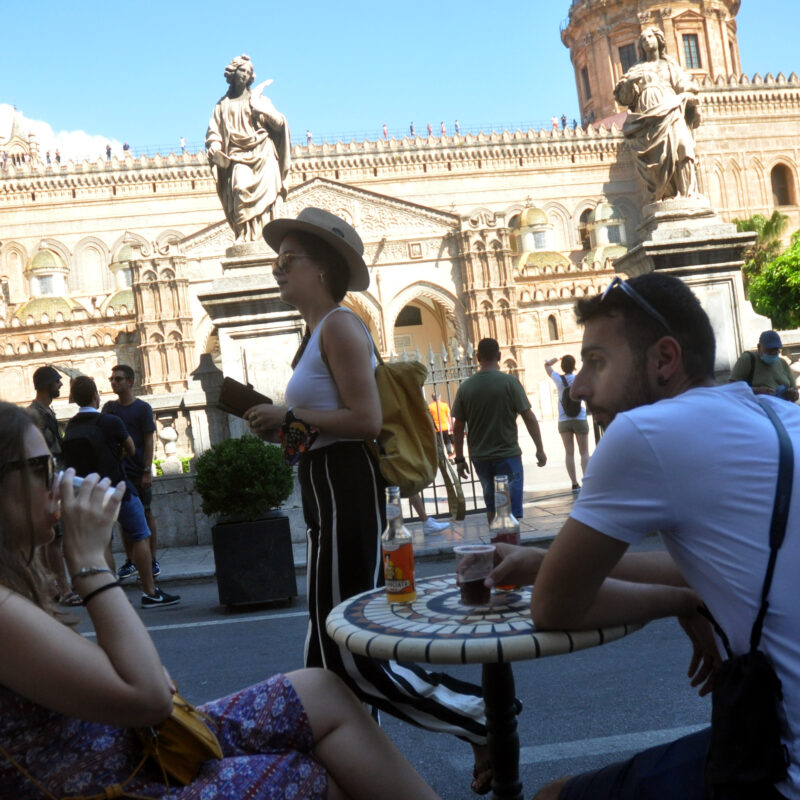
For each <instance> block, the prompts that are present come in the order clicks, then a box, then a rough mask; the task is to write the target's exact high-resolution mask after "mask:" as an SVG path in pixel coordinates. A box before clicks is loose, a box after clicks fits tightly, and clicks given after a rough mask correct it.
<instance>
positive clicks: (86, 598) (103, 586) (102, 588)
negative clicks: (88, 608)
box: [83, 581, 122, 605]
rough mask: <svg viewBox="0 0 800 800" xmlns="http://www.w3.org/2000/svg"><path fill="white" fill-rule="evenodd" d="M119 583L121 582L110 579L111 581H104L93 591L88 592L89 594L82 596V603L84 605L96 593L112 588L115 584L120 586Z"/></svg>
mask: <svg viewBox="0 0 800 800" xmlns="http://www.w3.org/2000/svg"><path fill="white" fill-rule="evenodd" d="M121 585H122V584H120V582H119V581H111V583H105V584H103V585H102V586H101V587H100V588H99V589H95V590H94V591H92V592H89V594H87V595H86V597H84V598H83V604H84V605H86V604H87V603H88V602H89V601H90V600H91V599H92V598H93V597H96V596H97V595H98V594H100V593H101V592H104V591H105V590H106V589H113V588H114V587H115V586H121Z"/></svg>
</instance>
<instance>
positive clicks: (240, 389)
mask: <svg viewBox="0 0 800 800" xmlns="http://www.w3.org/2000/svg"><path fill="white" fill-rule="evenodd" d="M262 403H269V404H270V405H271V404H272V400H271V399H270V398H269V397H267V396H266V395H264V394H261V392H257V391H256V390H255V389H254V388H253V387H252V386H251V385H250V384H249V383H248V384H246V385H245V384H244V383H239V381H236V380H234V379H233V378H223V379H222V388H221V389H220V392H219V400H217V408H219V409H220V410H221V411H225V412H227V413H228V414H233V415H234V416H235V417H241V416H243V415H244V412H245V411H247V409H248V408H252V407H253V406H258V405H261V404H262Z"/></svg>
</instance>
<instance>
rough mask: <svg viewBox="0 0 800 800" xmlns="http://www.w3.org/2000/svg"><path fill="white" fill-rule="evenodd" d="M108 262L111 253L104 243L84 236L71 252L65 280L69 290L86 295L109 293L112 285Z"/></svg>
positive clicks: (92, 237)
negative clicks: (70, 263)
mask: <svg viewBox="0 0 800 800" xmlns="http://www.w3.org/2000/svg"><path fill="white" fill-rule="evenodd" d="M110 261H111V253H110V251H109V249H108V247H107V246H106V243H105V242H104V241H103V240H102V239H98V238H97V237H96V236H85V237H84V238H83V239H81V240H80V241H79V242H78V243H77V244H76V245H75V249H74V251H73V255H72V266H71V268H70V271H69V277H68V279H67V285H68V287H69V289H70V290H71V291H73V292H77V293H86V294H96V293H99V292H107V291H109V290H110V289H111V287H112V283H113V280H112V275H111V271H110V270H109V269H108V265H109V263H110Z"/></svg>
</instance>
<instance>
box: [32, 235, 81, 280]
mask: <svg viewBox="0 0 800 800" xmlns="http://www.w3.org/2000/svg"><path fill="white" fill-rule="evenodd" d="M40 250H52V251H53V252H54V253H55V254H56V255H58V256H59V257H60V258H61V260H62V261H63V262H64V264H65V265H66V266H67V268H68V269H69V270H70V272H71V271H72V268H73V266H74V262H73V259H72V253H71V252H70V249H69V248H68V247H67V246H66V245H65V244H63V242H59V241H58V240H57V239H49V238H44V239H42V241H41V242H39V246H38V247H37V248H36V251H35V252H33V253H31V256H32V257H33V256H35V255H36V253H38V252H39V251H40Z"/></svg>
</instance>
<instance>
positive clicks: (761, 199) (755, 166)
mask: <svg viewBox="0 0 800 800" xmlns="http://www.w3.org/2000/svg"><path fill="white" fill-rule="evenodd" d="M750 169H752V170H753V175H754V176H755V179H756V184H757V185H758V197H757V198H755V202H751V203H749V204H748V205H754V206H769V205H770V203H769V198H768V196H767V183H766V179H765V178H766V173H767V170H766V168H765V166H764V164H763V162H762V161H761V159H760V158H758V156H755V157H754V158H753V159H752V161H751V162H750Z"/></svg>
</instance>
